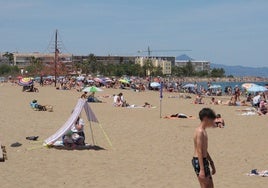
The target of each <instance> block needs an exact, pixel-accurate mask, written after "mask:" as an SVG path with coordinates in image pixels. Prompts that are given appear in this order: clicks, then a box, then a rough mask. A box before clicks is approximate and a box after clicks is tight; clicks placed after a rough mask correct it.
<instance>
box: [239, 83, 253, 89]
mask: <svg viewBox="0 0 268 188" xmlns="http://www.w3.org/2000/svg"><path fill="white" fill-rule="evenodd" d="M252 86H256V84H253V83H244V84H242V88H244V89H249V88H251V87H252Z"/></svg>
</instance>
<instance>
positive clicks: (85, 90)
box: [82, 86, 103, 93]
mask: <svg viewBox="0 0 268 188" xmlns="http://www.w3.org/2000/svg"><path fill="white" fill-rule="evenodd" d="M82 91H83V92H94V93H96V92H100V91H103V90H102V89H100V88H97V87H95V86H92V87H86V88H84V89H83V90H82Z"/></svg>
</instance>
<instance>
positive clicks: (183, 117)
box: [164, 113, 196, 119]
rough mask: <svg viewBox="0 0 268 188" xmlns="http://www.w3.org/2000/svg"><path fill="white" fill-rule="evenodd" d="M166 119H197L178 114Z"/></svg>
mask: <svg viewBox="0 0 268 188" xmlns="http://www.w3.org/2000/svg"><path fill="white" fill-rule="evenodd" d="M164 119H196V118H195V117H193V116H188V115H186V114H182V113H178V114H172V115H171V116H165V117H164Z"/></svg>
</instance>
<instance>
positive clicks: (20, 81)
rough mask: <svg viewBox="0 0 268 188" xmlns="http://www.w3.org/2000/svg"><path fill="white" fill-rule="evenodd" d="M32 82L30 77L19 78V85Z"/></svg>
mask: <svg viewBox="0 0 268 188" xmlns="http://www.w3.org/2000/svg"><path fill="white" fill-rule="evenodd" d="M32 84H33V79H32V78H22V79H20V80H19V85H20V86H30V85H32Z"/></svg>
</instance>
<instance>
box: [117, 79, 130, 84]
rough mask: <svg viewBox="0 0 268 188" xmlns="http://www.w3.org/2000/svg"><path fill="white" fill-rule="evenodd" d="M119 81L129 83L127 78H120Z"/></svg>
mask: <svg viewBox="0 0 268 188" xmlns="http://www.w3.org/2000/svg"><path fill="white" fill-rule="evenodd" d="M119 82H121V83H124V84H129V81H128V80H125V79H120V80H119Z"/></svg>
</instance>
